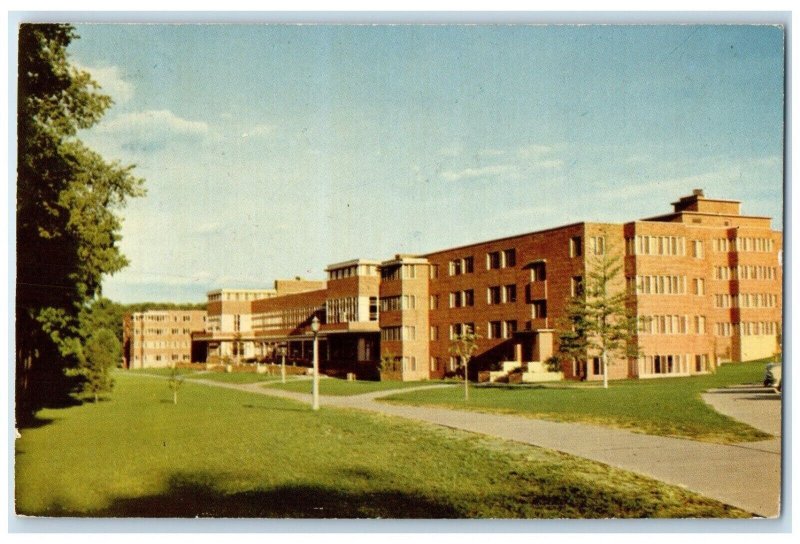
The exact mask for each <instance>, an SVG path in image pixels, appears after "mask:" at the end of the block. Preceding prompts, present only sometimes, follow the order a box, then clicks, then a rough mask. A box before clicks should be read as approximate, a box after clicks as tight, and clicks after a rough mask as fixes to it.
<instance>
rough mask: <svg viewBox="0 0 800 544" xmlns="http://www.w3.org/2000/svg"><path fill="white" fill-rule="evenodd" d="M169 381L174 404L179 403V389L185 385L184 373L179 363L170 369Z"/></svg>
mask: <svg viewBox="0 0 800 544" xmlns="http://www.w3.org/2000/svg"><path fill="white" fill-rule="evenodd" d="M168 383H169V388H170V390H171V391H172V404H178V389H180V388H181V386H182V385H183V383H184V379H183V374H181V373H180V371H179V370H178V366H177V365H175V366H173V367H172V368H171V369H170V372H169V381H168Z"/></svg>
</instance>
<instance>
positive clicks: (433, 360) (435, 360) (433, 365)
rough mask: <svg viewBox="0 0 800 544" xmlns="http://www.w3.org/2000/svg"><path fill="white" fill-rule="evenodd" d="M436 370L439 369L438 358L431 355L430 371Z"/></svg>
mask: <svg viewBox="0 0 800 544" xmlns="http://www.w3.org/2000/svg"><path fill="white" fill-rule="evenodd" d="M438 370H439V358H438V357H431V372H437V371H438Z"/></svg>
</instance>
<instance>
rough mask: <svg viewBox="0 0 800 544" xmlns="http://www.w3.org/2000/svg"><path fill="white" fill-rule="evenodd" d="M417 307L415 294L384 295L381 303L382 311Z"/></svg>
mask: <svg viewBox="0 0 800 544" xmlns="http://www.w3.org/2000/svg"><path fill="white" fill-rule="evenodd" d="M416 307H417V297H416V296H415V295H402V296H400V295H397V296H393V297H382V298H381V303H380V309H381V312H396V311H398V310H414V309H415V308H416Z"/></svg>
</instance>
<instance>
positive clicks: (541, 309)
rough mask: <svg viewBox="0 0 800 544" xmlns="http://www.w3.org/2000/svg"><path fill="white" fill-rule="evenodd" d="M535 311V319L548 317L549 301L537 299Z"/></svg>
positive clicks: (534, 306)
mask: <svg viewBox="0 0 800 544" xmlns="http://www.w3.org/2000/svg"><path fill="white" fill-rule="evenodd" d="M532 306H533V312H532V314H533V315H532V317H533V318H534V319H544V318H545V317H547V301H546V300H535V301H533V305H532Z"/></svg>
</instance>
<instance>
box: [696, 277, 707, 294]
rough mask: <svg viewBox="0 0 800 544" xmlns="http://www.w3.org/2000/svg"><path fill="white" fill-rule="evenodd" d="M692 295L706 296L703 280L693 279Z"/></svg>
mask: <svg viewBox="0 0 800 544" xmlns="http://www.w3.org/2000/svg"><path fill="white" fill-rule="evenodd" d="M694 294H695V295H705V294H706V280H704V279H703V278H695V279H694Z"/></svg>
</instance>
